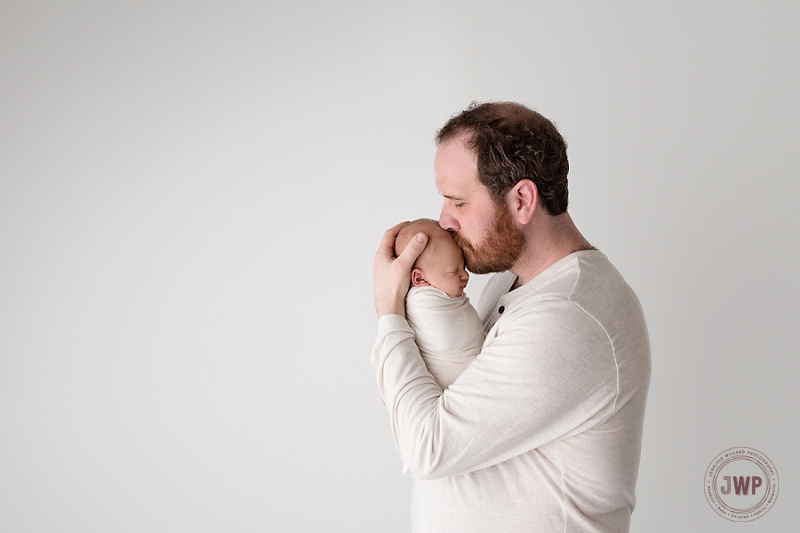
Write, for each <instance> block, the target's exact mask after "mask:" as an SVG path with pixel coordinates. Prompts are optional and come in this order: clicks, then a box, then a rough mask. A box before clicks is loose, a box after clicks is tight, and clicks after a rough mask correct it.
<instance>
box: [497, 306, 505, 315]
mask: <svg viewBox="0 0 800 533" xmlns="http://www.w3.org/2000/svg"><path fill="white" fill-rule="evenodd" d="M505 310H506V307H505V306H504V305H501V306H500V309H498V311H499V312H500V314H501V315H502V314H503V311H505Z"/></svg>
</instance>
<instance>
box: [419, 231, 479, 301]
mask: <svg viewBox="0 0 800 533" xmlns="http://www.w3.org/2000/svg"><path fill="white" fill-rule="evenodd" d="M436 245H437V246H436V248H435V250H433V252H434V253H432V254H431V255H430V256H429V257H426V258H425V261H424V266H423V267H421V270H422V271H423V274H424V276H425V279H426V280H427V282H428V283H430V284H431V285H433V286H434V287H436V288H437V289H439V290H440V291H444V292H446V293H447V294H448V295H449V296H461V294H462V293H463V292H464V287H466V286H467V281H469V274H468V273H467V271H466V269H465V268H464V254H462V253H461V248H459V247H458V246H457V245H456V243H455V242H453V240H452V239H451V238H450V236H449V235H448V236H447V237H445V238H443V239H439V241H438V242H437V243H436Z"/></svg>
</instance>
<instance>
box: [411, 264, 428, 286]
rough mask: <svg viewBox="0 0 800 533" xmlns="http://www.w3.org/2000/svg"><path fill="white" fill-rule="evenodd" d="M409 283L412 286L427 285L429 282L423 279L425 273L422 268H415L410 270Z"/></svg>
mask: <svg viewBox="0 0 800 533" xmlns="http://www.w3.org/2000/svg"><path fill="white" fill-rule="evenodd" d="M411 285H413V286H414V287H428V286H429V285H430V283H428V282H427V281H426V280H425V274H424V273H423V272H422V270H421V269H419V268H415V269H413V270H412V271H411Z"/></svg>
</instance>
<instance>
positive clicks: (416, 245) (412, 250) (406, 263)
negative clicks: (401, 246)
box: [397, 233, 428, 271]
mask: <svg viewBox="0 0 800 533" xmlns="http://www.w3.org/2000/svg"><path fill="white" fill-rule="evenodd" d="M427 244H428V236H427V235H426V234H424V233H417V234H416V235H415V236H414V238H413V239H411V240H410V241H408V244H407V245H406V248H405V250H403V253H401V254H400V256H399V257H398V258H397V261H398V262H399V263H400V264H401V265H403V268H407V269H408V270H409V271H411V266H412V265H413V264H414V261H416V260H417V257H419V254H421V253H422V250H424V249H425V245H427Z"/></svg>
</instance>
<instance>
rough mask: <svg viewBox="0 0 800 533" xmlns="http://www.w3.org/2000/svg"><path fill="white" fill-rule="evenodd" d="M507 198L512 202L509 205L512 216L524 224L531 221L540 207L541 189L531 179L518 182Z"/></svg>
mask: <svg viewBox="0 0 800 533" xmlns="http://www.w3.org/2000/svg"><path fill="white" fill-rule="evenodd" d="M506 198H507V199H508V200H509V201H510V203H511V205H510V207H509V210H510V211H511V217H512V218H514V219H516V221H517V222H518V223H520V224H522V225H525V224H527V223H528V222H530V221H531V219H532V218H533V215H534V213H536V209H537V208H538V207H539V190H538V189H537V188H536V184H535V183H533V182H532V181H531V180H520V181H519V182H517V184H516V185H514V186H513V187H512V188H511V190H510V191H509V195H508V196H507V197H506Z"/></svg>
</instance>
